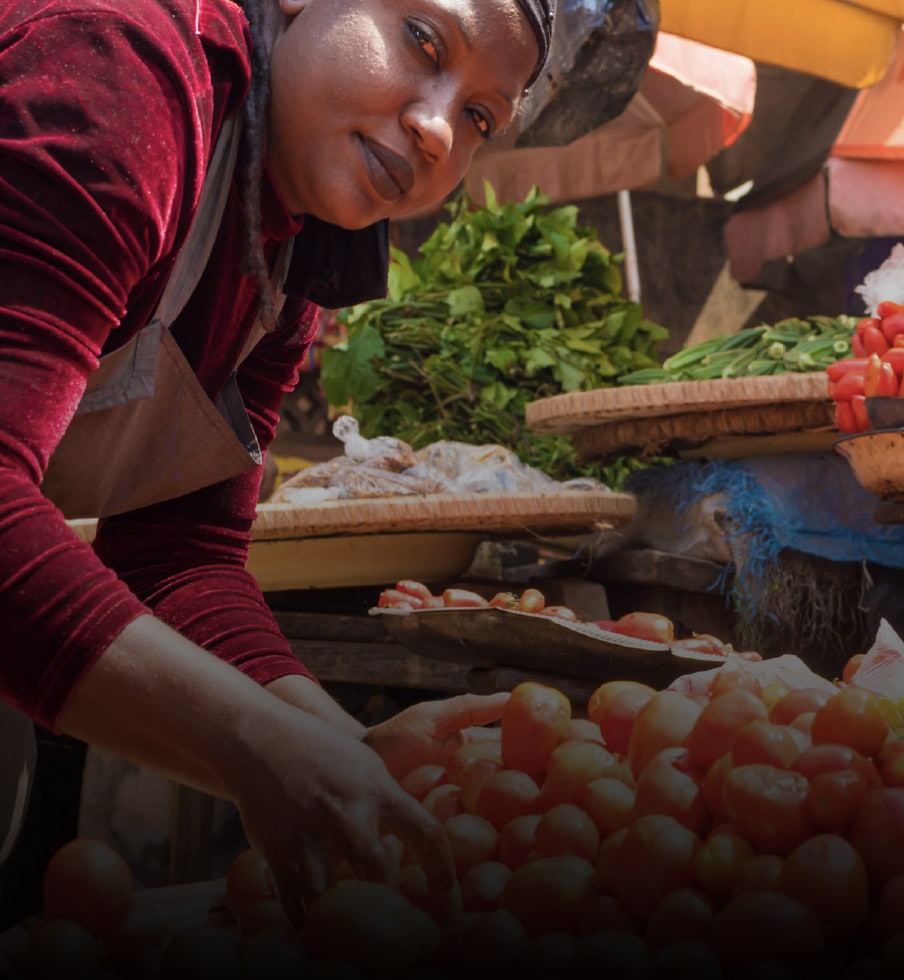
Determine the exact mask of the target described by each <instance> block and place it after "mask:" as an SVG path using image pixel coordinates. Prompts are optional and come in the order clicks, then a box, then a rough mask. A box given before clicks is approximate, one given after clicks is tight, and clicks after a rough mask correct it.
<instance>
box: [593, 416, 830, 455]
mask: <svg viewBox="0 0 904 980" xmlns="http://www.w3.org/2000/svg"><path fill="white" fill-rule="evenodd" d="M776 434H794V435H799V438H797V439H795V440H794V441H793V443H792V444H790V445H788V446H787V449H790V450H792V451H806V450H810V451H814V450H828V449H830V448H831V446H832V444H833V443H834V441H835V440H836V439H837V438H838V431H837V430H836V429H835V424H834V413H833V409H832V406H831V404H830V403H824V402H813V403H806V402H802V403H800V404H798V405H765V406H756V407H751V408H728V409H717V408H714V409H713V410H712V411H710V412H708V413H707V414H706V415H705V416H701V415H700V413H699V412H687V413H685V414H682V415H668V416H662V417H655V418H648V419H637V420H630V421H623V422H609V423H607V424H603V425H599V426H597V427H596V428H585V429H581V430H579V431H578V432H576V433H575V435H574V445H575V450H576V451H577V453H578V455H579V456H580V457H581V458H582V459H595V458H601V459H605V458H607V457H610V456H616V455H619V454H622V453H626V452H630V451H637V452H641V453H643V454H646V455H656V454H658V453H663V452H665V451H667V450H671V451H677V452H681V451H686V450H691V449H697V448H699V447H703V448H704V449H705V448H706V447H707V446H711V447H713V448H714V454H718V455H721V454H722V453H721V452H719V451H717V450H716V449H715V447H717V446H719V447H720V448H724V447H725V446H726V445H727V444H728V443H727V441H726V440H727V439H728V438H730V437H758V438H760V439H762V440H763V443H764V448H765V451H770V450H769V447H770V445H771V446H772V450H773V451H779V450H782V449H783V448H785V447H784V446H783V445H782V444H780V443H779V441H778V440H775V439H773V440H769V441H766V440H765V438H764V437H766V436H773V435H776ZM750 448H751V447H750V446H748V451H749V450H750ZM737 452H738V453H739V454H741V455H744V454H745V453H744V446H743V443H742V444H740V445H739V446H738V447H737ZM729 454H733V453H729Z"/></svg>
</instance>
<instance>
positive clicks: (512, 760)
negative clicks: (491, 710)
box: [502, 681, 571, 773]
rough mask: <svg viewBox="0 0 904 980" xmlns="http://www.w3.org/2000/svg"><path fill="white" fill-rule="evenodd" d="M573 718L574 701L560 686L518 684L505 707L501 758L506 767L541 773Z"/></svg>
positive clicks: (535, 683) (527, 682)
mask: <svg viewBox="0 0 904 980" xmlns="http://www.w3.org/2000/svg"><path fill="white" fill-rule="evenodd" d="M570 721H571V702H570V701H569V700H568V698H567V697H566V696H565V695H564V694H563V693H562V692H561V691H560V690H558V689H557V688H554V687H549V686H548V685H546V684H538V683H537V682H536V681H524V682H522V683H521V684H518V685H517V686H516V687H515V689H514V690H513V691H512V693H511V694H510V695H509V698H508V701H506V703H505V707H504V708H503V709H502V762H503V764H504V765H505V767H506V768H507V769H520V770H522V771H523V772H530V773H542V772H543V771H544V769H545V768H546V762H547V759H548V758H549V755H550V753H551V752H552V750H553V749H554V748H555V747H556V746H557V745H558V744H559V743H560V742H561V741H562V737H563V735H564V734H565V730H566V729H567V728H568V723H569V722H570Z"/></svg>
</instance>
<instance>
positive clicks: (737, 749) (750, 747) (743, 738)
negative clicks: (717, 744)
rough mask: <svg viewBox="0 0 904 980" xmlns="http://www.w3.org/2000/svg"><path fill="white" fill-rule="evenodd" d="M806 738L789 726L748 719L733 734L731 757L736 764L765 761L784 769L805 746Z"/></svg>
mask: <svg viewBox="0 0 904 980" xmlns="http://www.w3.org/2000/svg"><path fill="white" fill-rule="evenodd" d="M808 741H809V740H808V739H807V737H806V736H805V735H804V734H803V732H800V731H798V730H797V729H796V728H792V727H791V726H790V725H776V724H775V723H774V722H771V721H751V722H748V724H746V725H744V727H743V728H741V729H740V731H738V732H737V733H736V734H735V737H734V741H733V742H732V743H731V757H732V759H733V760H734V764H735V765H736V766H744V765H749V764H750V763H754V762H765V763H767V764H768V765H770V766H778V767H779V768H780V769H787V768H788V767H789V766H790V765H791V764H792V763H793V762H794V760H795V759H796V758H797V757H798V756H799V755H800V754H801V752H802V751H803V750H804V749H805V748H806V747H807V744H808Z"/></svg>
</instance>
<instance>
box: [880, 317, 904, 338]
mask: <svg viewBox="0 0 904 980" xmlns="http://www.w3.org/2000/svg"><path fill="white" fill-rule="evenodd" d="M879 329H880V330H881V331H882V336H883V337H885V339H886V340H887V341H888V342H889V343H890V344H893V343H894V342H895V337H900V336H901V334H904V312H901V313H889V315H888V316H886V317H883V319H882V320H881V321H880V324H879Z"/></svg>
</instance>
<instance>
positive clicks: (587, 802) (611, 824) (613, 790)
mask: <svg viewBox="0 0 904 980" xmlns="http://www.w3.org/2000/svg"><path fill="white" fill-rule="evenodd" d="M582 805H583V807H584V809H585V810H586V811H587V813H589V814H590V816H591V817H592V819H593V821H594V823H596V826H597V828H598V829H599V832H600V833H601V834H602V835H603V836H606V835H608V834H611V833H613V832H614V831H616V830H621V829H622V827H627V826H628V824H629V823H630V822H631V820H632V818H633V816H634V789H633V787H631V786H628V784H627V783H625V782H623V781H622V780H621V779H616V778H614V777H610V776H601V777H600V778H599V779H594V780H593V782H592V783H589V784H588V785H587V786H586V788H585V790H584V794H583V798H582Z"/></svg>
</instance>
